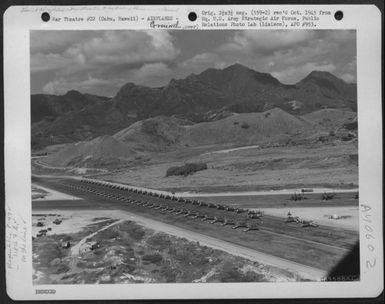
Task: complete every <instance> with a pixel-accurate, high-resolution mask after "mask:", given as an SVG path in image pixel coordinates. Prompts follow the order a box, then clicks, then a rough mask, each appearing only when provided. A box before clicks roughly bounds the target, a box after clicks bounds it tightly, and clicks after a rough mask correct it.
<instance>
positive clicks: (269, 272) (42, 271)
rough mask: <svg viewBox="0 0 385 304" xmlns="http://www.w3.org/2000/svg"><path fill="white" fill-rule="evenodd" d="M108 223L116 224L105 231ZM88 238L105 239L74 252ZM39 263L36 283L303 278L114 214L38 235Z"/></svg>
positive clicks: (35, 255)
mask: <svg viewBox="0 0 385 304" xmlns="http://www.w3.org/2000/svg"><path fill="white" fill-rule="evenodd" d="M55 216H58V214H56V215H55ZM59 216H60V215H59ZM44 217H49V215H44V214H37V216H35V217H34V218H35V220H37V218H40V219H42V218H44ZM71 217H72V218H73V216H71ZM61 218H63V223H65V221H67V220H70V219H68V218H66V217H65V216H62V217H61ZM84 219H85V218H84V217H82V220H84ZM72 220H74V219H72ZM79 220H80V218H79V219H78V221H79ZM86 223H87V224H86ZM114 223H117V224H116V225H114ZM107 225H110V228H108V229H105V230H102V231H101V229H103V227H106V226H107ZM97 231H99V232H98V233H96V234H95V235H94V236H92V237H89V235H91V234H93V233H95V232H97ZM84 238H85V239H86V240H87V242H92V241H96V242H99V244H100V245H99V247H98V248H97V249H94V250H92V251H89V252H87V253H84V254H80V255H78V254H74V250H73V249H74V246H76V244H77V243H78V242H80V241H81V240H82V239H84ZM63 242H69V243H70V244H71V247H69V248H62V247H61V244H62V243H63ZM33 265H34V277H33V280H34V284H95V283H100V284H102V283H104V284H108V283H121V284H123V283H165V282H174V283H175V282H184V283H192V282H194V283H205V282H271V281H272V282H277V281H298V280H301V278H300V277H298V276H297V275H294V274H292V273H289V272H287V271H283V270H279V269H277V268H274V267H271V266H265V265H263V264H260V263H257V262H252V261H249V260H247V259H243V258H240V257H235V256H232V255H230V254H228V253H225V252H223V251H220V250H216V249H212V248H209V247H206V246H202V245H200V244H199V243H198V242H191V241H188V240H186V239H183V238H178V237H175V236H171V235H167V234H165V233H161V232H156V231H154V230H151V229H148V228H145V227H143V226H140V225H137V224H135V223H134V222H132V221H123V222H121V221H120V222H118V221H117V220H116V219H111V218H108V217H96V218H88V221H86V222H84V223H83V226H81V227H78V231H76V230H75V231H72V232H71V230H69V231H68V232H66V233H65V232H61V233H55V232H52V233H49V234H47V235H46V236H43V237H39V238H36V239H35V240H34V242H33Z"/></svg>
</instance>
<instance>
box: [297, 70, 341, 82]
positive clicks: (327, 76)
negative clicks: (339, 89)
mask: <svg viewBox="0 0 385 304" xmlns="http://www.w3.org/2000/svg"><path fill="white" fill-rule="evenodd" d="M310 78H321V79H329V80H334V79H338V80H341V79H339V78H338V77H337V76H335V75H333V74H332V73H330V72H327V71H317V70H315V71H312V72H310V73H309V74H308V75H307V76H306V77H305V78H304V79H303V80H305V79H310Z"/></svg>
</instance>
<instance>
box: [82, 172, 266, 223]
mask: <svg viewBox="0 0 385 304" xmlns="http://www.w3.org/2000/svg"><path fill="white" fill-rule="evenodd" d="M81 182H83V183H86V184H93V185H98V186H103V187H107V188H110V189H117V190H122V191H128V192H132V193H138V194H144V195H149V196H153V197H159V198H163V199H168V200H172V201H178V202H180V203H185V204H192V205H196V206H199V207H208V208H216V209H218V210H226V211H229V212H235V213H237V214H239V213H246V212H247V216H248V218H250V219H259V218H261V217H262V216H263V212H262V211H260V210H249V209H243V208H236V207H231V206H226V205H222V204H214V203H206V202H203V201H199V200H192V199H188V198H183V197H177V196H175V195H171V194H169V193H167V192H162V191H150V190H145V189H140V188H136V187H132V186H128V185H118V184H114V183H110V182H106V181H100V180H93V179H82V180H81Z"/></svg>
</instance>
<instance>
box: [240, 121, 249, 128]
mask: <svg viewBox="0 0 385 304" xmlns="http://www.w3.org/2000/svg"><path fill="white" fill-rule="evenodd" d="M241 128H242V129H248V128H250V125H249V124H248V123H246V122H244V123H243V124H242V125H241Z"/></svg>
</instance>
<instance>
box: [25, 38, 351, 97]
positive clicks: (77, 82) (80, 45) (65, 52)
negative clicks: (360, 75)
mask: <svg viewBox="0 0 385 304" xmlns="http://www.w3.org/2000/svg"><path fill="white" fill-rule="evenodd" d="M235 63H240V64H243V65H245V66H247V67H249V68H251V69H254V70H256V71H258V72H265V73H269V74H271V75H273V76H274V77H276V78H277V79H278V80H279V81H281V82H282V83H285V84H294V83H296V82H298V81H300V80H301V79H303V78H304V77H306V76H307V75H308V74H309V73H310V72H312V71H314V70H318V71H328V72H331V73H333V74H334V75H336V76H337V77H340V78H341V79H343V80H345V81H346V82H348V83H351V82H355V81H356V33H355V31H353V30H352V31H350V30H241V31H235V30H228V31H223V30H221V31H218V30H209V31H208V30H207V31H182V30H179V31H178V30H174V31H165V30H148V31H138V30H113V31H111V30H110V31H101V30H87V31H31V33H30V68H31V93H32V94H37V93H45V94H57V95H60V94H65V93H66V92H67V91H69V90H78V91H80V92H82V93H90V94H96V95H102V96H114V95H115V94H116V93H117V91H118V90H119V89H120V88H121V87H122V86H123V85H124V84H126V83H127V82H133V83H135V84H138V85H144V86H150V87H159V86H163V85H166V84H167V83H168V82H169V81H170V80H171V79H172V78H174V79H180V78H185V77H186V76H188V75H190V74H191V73H195V74H199V73H201V72H202V71H204V70H205V69H207V68H219V69H222V68H225V67H227V66H229V65H232V64H235Z"/></svg>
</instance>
